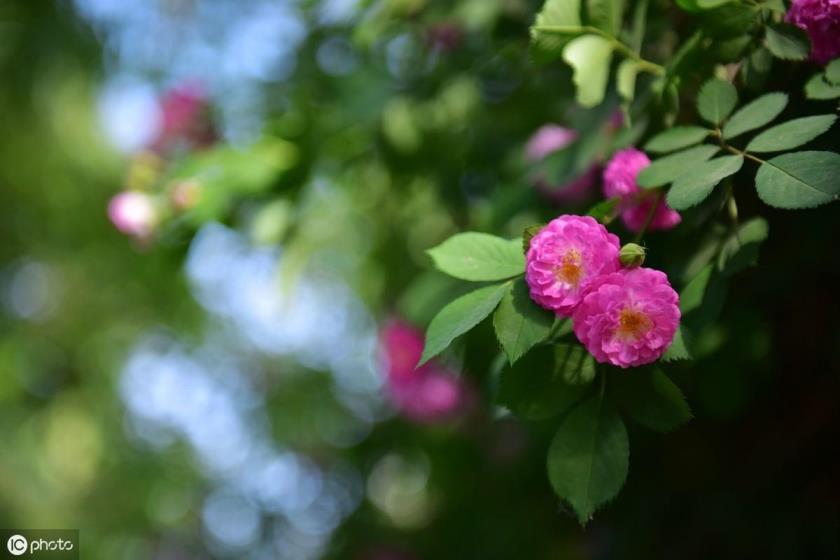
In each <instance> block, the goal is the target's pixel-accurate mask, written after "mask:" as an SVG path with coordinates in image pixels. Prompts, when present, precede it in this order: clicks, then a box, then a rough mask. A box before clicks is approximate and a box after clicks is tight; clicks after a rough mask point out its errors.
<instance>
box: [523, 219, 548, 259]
mask: <svg viewBox="0 0 840 560" xmlns="http://www.w3.org/2000/svg"><path fill="white" fill-rule="evenodd" d="M545 226H546V224H534V225H531V226H528V227H526V228H525V229H524V230H522V253H523V254H526V255H527V254H528V249H530V248H531V240H532V239H533V238H534V236H535V235H537V234H538V233H539V232H540V231H542V229H543V228H544V227H545Z"/></svg>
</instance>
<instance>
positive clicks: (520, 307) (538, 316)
mask: <svg viewBox="0 0 840 560" xmlns="http://www.w3.org/2000/svg"><path fill="white" fill-rule="evenodd" d="M553 324H554V313H552V312H550V311H548V310H546V309H543V308H542V307H540V306H539V305H537V304H536V303H534V301H533V300H532V299H531V296H530V295H529V294H528V284H526V283H525V280H524V279H522V278H520V279H518V280H516V281H515V282H514V283H513V284H512V285H511V287H510V290H508V292H507V293H506V294H505V296H504V297H503V298H502V301H501V302H500V303H499V307H498V308H497V309H496V313H495V314H494V315H493V326H494V327H495V329H496V337H497V338H498V339H499V342H500V343H501V345H502V348H503V349H504V351H505V354H506V355H507V358H508V361H509V362H510V363H511V364H512V363H514V362H516V360H518V359H519V358H521V357H522V356H523V355H524V354H525V353H526V352H528V350H530V349H531V348H533V347H534V345H536V344H538V343H540V342H542V341H543V340H545V338H546V337H547V336H548V334H549V332H551V326H552V325H553Z"/></svg>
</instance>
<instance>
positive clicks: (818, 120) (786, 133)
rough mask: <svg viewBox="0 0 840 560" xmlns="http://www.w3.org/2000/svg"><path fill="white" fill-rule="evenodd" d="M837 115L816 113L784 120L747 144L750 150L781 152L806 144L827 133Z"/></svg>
mask: <svg viewBox="0 0 840 560" xmlns="http://www.w3.org/2000/svg"><path fill="white" fill-rule="evenodd" d="M836 120H837V116H836V115H815V116H813V117H802V118H799V119H793V120H791V121H787V122H783V123H782V124H778V125H776V126H774V127H772V128H768V129H767V130H765V131H764V132H762V133H761V134H759V135H758V136H756V137H755V138H753V139H752V140H751V141H750V143H749V144H747V151H748V152H781V151H784V150H792V149H793V148H797V147H799V146H801V145H803V144H806V143H808V142H810V141H811V140H813V139H814V138H816V137H817V136H819V135H820V134H823V133H825V132H826V131H828V129H829V128H831V125H833V124H834V121H836Z"/></svg>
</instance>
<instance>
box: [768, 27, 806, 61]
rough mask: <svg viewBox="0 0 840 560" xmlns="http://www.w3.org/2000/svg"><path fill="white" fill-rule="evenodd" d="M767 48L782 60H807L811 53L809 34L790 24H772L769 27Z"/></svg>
mask: <svg viewBox="0 0 840 560" xmlns="http://www.w3.org/2000/svg"><path fill="white" fill-rule="evenodd" d="M766 29H767V35H766V38H767V48H768V49H769V50H770V52H771V53H773V56H775V57H776V58H781V59H782V60H805V59H806V58H808V54H809V53H810V52H811V42H810V41H809V40H808V34H807V33H806V32H805V31H804V30H803V29H800V28H798V27H796V26H795V25H791V24H789V23H771V24H770V25H768V26H767V28H766Z"/></svg>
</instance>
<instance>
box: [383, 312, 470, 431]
mask: <svg viewBox="0 0 840 560" xmlns="http://www.w3.org/2000/svg"><path fill="white" fill-rule="evenodd" d="M379 339H380V347H381V348H382V370H383V372H384V374H385V382H386V390H387V394H388V397H389V398H390V400H391V402H392V403H393V404H394V406H395V407H396V408H397V409H398V410H399V411H400V413H401V414H402V415H403V416H405V417H406V418H409V419H410V420H413V421H415V422H419V423H434V422H441V421H445V420H449V419H452V418H454V417H456V416H457V415H458V414H460V413H462V412H464V410H465V408H466V406H467V404H468V400H469V398H468V397H469V395H468V391H467V387H466V385H465V384H464V382H463V381H462V380H461V379H460V378H458V377H457V376H456V375H455V373H454V372H453V371H451V370H449V369H448V368H446V367H445V366H442V365H441V364H440V363H439V362H437V361H436V360H431V361H429V362H427V363H426V364H424V365H423V366H421V367H420V368H417V367H416V366H417V362H419V361H420V356H421V354H422V353H423V340H424V339H423V333H422V332H420V331H418V330H417V329H415V328H414V327H412V326H411V325H408V324H406V323H404V322H402V321H399V320H392V321H390V322H389V323H388V324H387V325H385V327H384V328H383V329H382V331H381V332H380V336H379Z"/></svg>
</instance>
